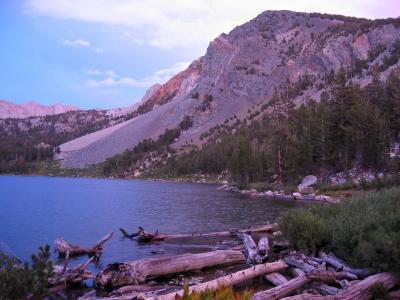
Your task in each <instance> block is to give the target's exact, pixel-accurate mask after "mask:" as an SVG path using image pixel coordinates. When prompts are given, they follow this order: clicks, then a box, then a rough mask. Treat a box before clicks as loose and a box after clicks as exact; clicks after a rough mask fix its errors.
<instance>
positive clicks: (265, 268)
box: [144, 260, 287, 300]
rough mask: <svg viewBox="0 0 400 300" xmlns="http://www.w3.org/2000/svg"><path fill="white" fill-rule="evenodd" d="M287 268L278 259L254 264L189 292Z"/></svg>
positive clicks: (161, 299) (164, 299)
mask: <svg viewBox="0 0 400 300" xmlns="http://www.w3.org/2000/svg"><path fill="white" fill-rule="evenodd" d="M285 268H287V264H286V263H285V262H284V261H283V260H278V261H276V262H273V263H266V264H261V265H256V266H254V267H251V268H248V269H245V270H241V271H238V272H235V273H233V274H230V275H226V276H223V277H220V278H217V279H215V280H211V281H208V282H204V283H200V284H197V285H194V286H191V287H189V293H192V292H194V291H195V292H201V291H205V290H206V289H209V290H212V291H214V290H216V289H218V287H220V286H225V287H228V286H234V285H236V284H239V283H242V282H245V281H247V280H250V279H252V278H254V277H257V276H260V275H263V274H266V273H270V272H279V271H282V270H284V269H285ZM176 295H179V296H182V295H183V290H180V291H178V292H173V293H169V294H165V295H159V296H154V297H145V298H144V299H145V300H175V296H176Z"/></svg>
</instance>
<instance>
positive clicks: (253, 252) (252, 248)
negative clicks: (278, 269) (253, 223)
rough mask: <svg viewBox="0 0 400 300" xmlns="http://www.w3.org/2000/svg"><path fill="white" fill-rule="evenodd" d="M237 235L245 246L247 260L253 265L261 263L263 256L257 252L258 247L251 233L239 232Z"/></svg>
mask: <svg viewBox="0 0 400 300" xmlns="http://www.w3.org/2000/svg"><path fill="white" fill-rule="evenodd" d="M238 237H239V238H240V239H241V241H242V242H243V244H244V246H245V248H246V254H247V261H248V262H249V263H250V264H254V265H255V264H260V263H262V261H263V257H262V256H261V255H260V254H259V253H258V247H257V245H256V243H255V242H254V240H253V238H252V237H251V235H250V234H248V233H239V234H238Z"/></svg>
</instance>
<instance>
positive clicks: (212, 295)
mask: <svg viewBox="0 0 400 300" xmlns="http://www.w3.org/2000/svg"><path fill="white" fill-rule="evenodd" d="M252 294H253V293H252V292H249V291H244V292H243V293H235V291H234V290H233V289H232V288H230V287H223V286H222V287H220V288H218V289H217V290H216V291H211V290H209V289H206V290H205V291H204V292H200V293H198V292H192V293H190V294H189V288H188V287H187V286H185V287H184V293H183V296H182V297H180V296H176V297H175V299H176V300H250V298H251V297H252Z"/></svg>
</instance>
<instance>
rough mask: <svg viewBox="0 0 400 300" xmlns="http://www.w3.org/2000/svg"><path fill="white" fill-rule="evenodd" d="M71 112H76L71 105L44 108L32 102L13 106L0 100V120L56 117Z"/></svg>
mask: <svg viewBox="0 0 400 300" xmlns="http://www.w3.org/2000/svg"><path fill="white" fill-rule="evenodd" d="M71 110H78V108H77V107H75V106H72V105H63V104H60V103H56V104H53V105H50V106H46V105H42V104H39V103H37V102H34V101H29V102H26V103H23V104H15V103H11V102H8V101H5V100H0V119H7V118H18V119H23V118H28V117H33V116H48V115H57V114H62V113H65V112H67V111H71Z"/></svg>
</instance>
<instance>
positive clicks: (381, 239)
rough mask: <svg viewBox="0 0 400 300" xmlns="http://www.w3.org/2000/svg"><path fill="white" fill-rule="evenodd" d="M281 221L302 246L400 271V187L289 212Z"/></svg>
mask: <svg viewBox="0 0 400 300" xmlns="http://www.w3.org/2000/svg"><path fill="white" fill-rule="evenodd" d="M279 224H280V230H281V231H282V232H283V234H284V236H285V237H286V238H288V239H289V240H291V241H292V243H293V245H294V246H295V247H296V248H298V249H310V250H313V251H317V250H320V249H324V250H327V251H333V252H334V253H336V254H337V255H338V256H340V257H342V258H343V259H345V260H346V261H348V262H349V263H350V264H354V265H357V266H361V267H373V268H375V269H377V270H379V271H400V236H399V234H398V233H399V231H400V188H392V189H388V190H382V191H380V192H376V193H370V194H364V195H363V196H357V197H353V198H351V199H349V200H346V201H343V202H342V203H340V204H337V205H328V204H320V205H316V206H313V207H312V208H310V209H300V210H293V211H288V212H286V213H285V214H284V215H283V216H282V217H281V218H280V220H279Z"/></svg>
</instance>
